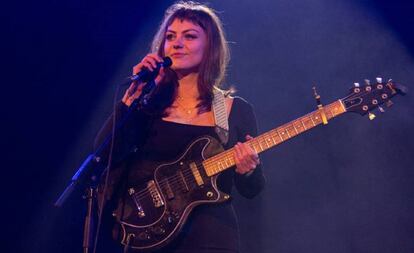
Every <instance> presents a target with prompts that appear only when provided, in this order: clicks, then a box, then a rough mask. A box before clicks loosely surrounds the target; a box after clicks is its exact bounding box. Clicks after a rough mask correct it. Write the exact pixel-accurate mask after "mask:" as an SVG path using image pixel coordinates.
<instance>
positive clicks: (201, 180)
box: [119, 136, 229, 251]
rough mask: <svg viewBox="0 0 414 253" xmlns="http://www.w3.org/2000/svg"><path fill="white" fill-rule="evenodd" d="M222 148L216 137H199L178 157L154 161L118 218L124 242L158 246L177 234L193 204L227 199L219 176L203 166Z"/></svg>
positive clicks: (144, 248) (140, 247)
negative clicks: (209, 173)
mask: <svg viewBox="0 0 414 253" xmlns="http://www.w3.org/2000/svg"><path fill="white" fill-rule="evenodd" d="M221 151H223V148H222V146H221V145H220V143H219V142H218V141H217V140H216V139H214V138H213V137H210V136H203V137H200V138H198V139H197V140H195V141H194V142H192V143H191V144H190V145H189V147H188V148H187V149H186V151H185V152H184V154H183V155H182V156H181V157H179V158H178V159H177V160H175V161H173V162H170V163H163V164H154V167H153V168H156V169H155V172H154V177H153V179H152V180H149V181H147V182H146V183H145V184H143V185H139V186H131V187H128V191H127V193H126V194H127V196H126V197H125V206H124V207H123V210H122V214H121V217H120V218H119V223H120V225H121V228H122V229H121V243H122V244H123V245H128V246H129V247H131V248H133V249H137V250H142V251H152V250H155V249H159V248H161V247H163V246H165V245H166V244H168V243H169V242H170V241H171V240H173V239H174V238H175V237H176V236H177V234H178V233H179V232H180V230H181V228H182V226H183V225H184V223H185V222H186V220H187V218H188V217H189V214H190V213H191V211H192V210H193V208H194V207H196V206H198V205H200V204H207V203H221V202H223V201H225V200H227V199H228V198H229V196H228V195H227V194H225V193H222V192H221V191H220V190H219V189H218V188H217V185H216V181H217V176H218V175H215V176H212V177H209V176H207V175H206V173H205V170H204V168H203V165H202V161H204V160H205V159H206V158H209V157H211V156H213V155H215V154H217V153H220V152H221Z"/></svg>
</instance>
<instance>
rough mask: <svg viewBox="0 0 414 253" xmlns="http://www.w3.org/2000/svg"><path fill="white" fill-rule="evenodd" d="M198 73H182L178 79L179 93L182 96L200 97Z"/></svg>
mask: <svg viewBox="0 0 414 253" xmlns="http://www.w3.org/2000/svg"><path fill="white" fill-rule="evenodd" d="M197 81H198V73H190V74H187V75H181V76H179V79H178V84H179V85H178V93H177V95H178V96H179V97H181V98H192V99H195V100H196V99H198V97H199V95H200V94H199V92H198V86H197Z"/></svg>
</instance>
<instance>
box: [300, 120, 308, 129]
mask: <svg viewBox="0 0 414 253" xmlns="http://www.w3.org/2000/svg"><path fill="white" fill-rule="evenodd" d="M300 123H302V126H303V128H304V129H305V131H306V130H307V128H306V126H305V124H303V121H302V120H301V119H300Z"/></svg>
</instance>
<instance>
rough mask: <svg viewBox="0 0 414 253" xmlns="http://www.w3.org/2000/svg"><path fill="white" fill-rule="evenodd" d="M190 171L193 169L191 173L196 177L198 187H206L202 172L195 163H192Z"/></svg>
mask: <svg viewBox="0 0 414 253" xmlns="http://www.w3.org/2000/svg"><path fill="white" fill-rule="evenodd" d="M190 169H191V172H192V173H193V176H194V179H195V181H196V183H197V185H198V186H202V185H204V181H203V178H202V177H201V174H200V171H198V168H197V165H196V164H195V162H192V163H190Z"/></svg>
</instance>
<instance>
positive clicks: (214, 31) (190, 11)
mask: <svg viewBox="0 0 414 253" xmlns="http://www.w3.org/2000/svg"><path fill="white" fill-rule="evenodd" d="M176 19H179V20H187V21H190V22H193V23H194V24H197V25H199V26H200V27H201V28H202V29H203V30H204V32H205V33H206V37H207V46H206V49H205V52H204V55H203V59H202V61H201V63H200V67H199V75H198V82H197V85H198V90H199V92H200V97H199V99H200V103H199V105H198V107H199V112H200V111H206V110H210V109H211V102H212V99H213V90H214V89H215V88H219V87H220V86H221V84H222V83H223V80H224V76H225V73H226V68H227V64H228V62H229V59H230V53H229V48H228V45H227V41H226V38H225V34H224V31H223V26H222V23H221V21H220V19H219V18H218V16H217V15H216V14H215V12H214V10H213V9H211V8H209V7H207V6H206V5H202V4H200V3H196V2H193V1H180V2H177V3H175V4H173V5H172V6H170V7H169V8H168V9H167V10H166V12H165V15H164V19H163V20H162V22H161V25H160V27H159V29H158V31H157V33H156V35H155V37H154V39H153V42H152V47H151V50H152V52H153V53H157V54H158V55H160V56H162V57H164V56H165V55H164V44H165V39H166V38H165V35H166V31H167V28H168V26H170V25H171V24H172V23H173V22H174V20H176ZM162 83H170V84H171V83H172V85H158V87H159V89H158V91H157V92H156V93H159V95H161V94H163V95H161V97H163V100H164V101H166V103H163V104H164V105H162V106H161V107H162V108H160V107H158V106H157V107H158V109H161V110H164V109H166V108H167V107H169V106H171V104H172V102H173V101H174V99H175V96H176V92H175V90H176V87H177V86H178V80H177V76H176V75H175V73H174V72H173V71H172V70H166V77H165V78H164V80H163V81H162ZM166 87H169V88H166Z"/></svg>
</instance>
